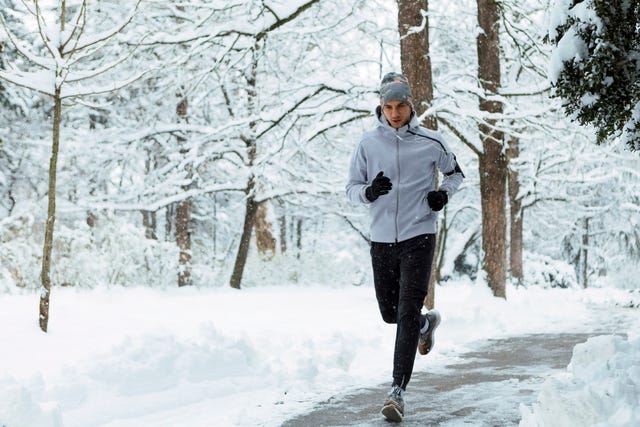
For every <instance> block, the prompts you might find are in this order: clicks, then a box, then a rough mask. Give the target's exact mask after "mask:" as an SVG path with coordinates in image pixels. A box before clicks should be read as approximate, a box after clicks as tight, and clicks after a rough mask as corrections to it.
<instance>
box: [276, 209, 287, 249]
mask: <svg viewBox="0 0 640 427" xmlns="http://www.w3.org/2000/svg"><path fill="white" fill-rule="evenodd" d="M278 224H279V225H280V253H282V254H284V253H285V252H287V217H286V216H284V214H283V215H282V216H281V217H280V218H279V219H278Z"/></svg>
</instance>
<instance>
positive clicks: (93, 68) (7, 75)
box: [0, 0, 142, 332]
mask: <svg viewBox="0 0 640 427" xmlns="http://www.w3.org/2000/svg"><path fill="white" fill-rule="evenodd" d="M138 4H139V1H138V3H136V4H135V6H134V7H133V8H132V10H131V12H130V13H129V14H128V15H127V16H126V17H125V18H124V19H123V20H122V21H121V23H120V24H119V25H117V26H115V28H112V29H111V30H108V31H105V32H102V33H100V34H94V35H89V34H87V33H86V32H85V30H86V23H87V1H86V0H83V1H82V3H81V4H79V5H74V9H75V16H73V17H72V18H71V19H69V18H68V16H67V13H68V12H69V11H70V10H68V8H67V4H66V1H65V0H62V2H61V3H60V7H59V9H58V10H57V12H58V13H57V16H56V18H55V20H56V22H51V21H50V19H49V18H48V16H50V15H48V14H47V13H43V10H42V8H41V5H40V2H38V1H37V0H36V1H34V2H33V4H32V5H28V4H27V3H24V5H25V7H26V8H27V10H28V12H29V13H30V14H31V16H32V17H33V18H34V19H35V22H36V24H37V28H38V38H39V42H41V43H42V44H43V45H44V46H45V53H44V55H45V56H40V55H39V52H38V51H37V50H36V49H33V51H30V50H27V48H25V47H24V45H23V43H20V41H19V40H18V39H17V37H16V36H15V35H14V32H12V31H11V29H10V28H9V27H8V25H7V24H6V22H5V20H4V18H2V25H3V27H4V29H5V31H6V33H7V35H8V37H9V40H10V41H11V43H12V44H13V46H14V47H15V48H16V50H17V51H18V52H19V53H20V54H21V55H22V56H23V57H24V58H25V59H27V61H28V62H29V63H30V65H31V66H33V67H35V68H37V69H38V70H37V71H23V70H18V69H17V64H16V69H14V70H12V71H11V72H9V71H4V70H0V78H1V79H4V80H6V81H8V82H10V83H13V84H16V85H18V86H22V87H25V88H27V89H31V90H33V91H37V92H40V93H43V94H45V95H48V96H50V97H51V98H52V99H53V131H52V144H51V157H50V161H49V186H48V189H49V191H48V205H47V217H46V223H45V237H44V246H43V255H42V270H41V274H40V280H41V293H40V304H39V325H40V329H42V331H43V332H47V329H48V323H49V308H50V307H49V305H50V295H51V274H50V273H51V254H52V249H53V231H54V224H55V220H56V178H57V165H58V153H59V147H60V130H61V123H62V106H63V105H62V104H63V100H64V99H72V98H78V97H83V96H88V95H95V94H99V93H107V92H112V91H115V90H117V89H119V88H121V87H123V86H125V85H127V84H129V83H130V82H132V81H135V80H137V79H138V78H139V77H140V75H141V74H142V73H140V74H138V75H136V76H133V77H132V78H130V79H127V80H126V81H121V82H110V83H108V84H106V85H104V86H102V85H101V86H95V87H88V86H86V85H84V83H85V82H86V81H88V80H92V79H96V78H97V77H100V76H102V75H104V74H105V73H107V72H108V71H110V70H111V69H113V68H114V67H116V66H117V65H119V64H120V63H121V62H123V61H124V60H125V59H126V58H127V57H128V55H126V56H124V57H122V58H117V59H116V60H114V61H112V62H107V63H100V62H95V63H93V62H90V61H88V59H90V58H91V57H92V55H95V54H96V53H98V52H100V48H101V47H103V46H105V45H106V44H107V43H109V42H110V41H111V40H112V39H113V38H114V37H115V36H116V35H118V34H119V33H121V32H122V31H123V30H124V28H125V27H126V26H127V25H128V24H129V22H131V20H132V18H133V16H134V14H135V12H136V10H137V7H138ZM69 9H71V8H69ZM0 16H1V15H0ZM67 24H69V28H70V31H67ZM83 62H84V63H86V62H89V63H90V65H89V66H88V67H86V68H83V67H81V66H80V64H81V63H83ZM43 74H45V75H48V76H49V77H50V78H49V79H48V80H47V81H43V79H42V78H41V76H42V75H43Z"/></svg>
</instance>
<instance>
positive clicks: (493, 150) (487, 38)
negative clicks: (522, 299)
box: [477, 0, 507, 298]
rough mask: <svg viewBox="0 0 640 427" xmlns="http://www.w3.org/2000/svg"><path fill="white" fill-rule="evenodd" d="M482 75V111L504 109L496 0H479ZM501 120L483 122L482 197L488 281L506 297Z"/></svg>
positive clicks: (484, 265)
mask: <svg viewBox="0 0 640 427" xmlns="http://www.w3.org/2000/svg"><path fill="white" fill-rule="evenodd" d="M477 3H478V22H479V24H480V29H481V30H482V31H480V32H479V34H478V39H477V48H478V78H479V80H480V83H481V85H482V88H483V89H484V94H485V95H484V96H483V97H482V98H481V99H480V111H483V112H486V113H488V115H490V114H497V113H501V112H502V103H501V102H500V101H497V100H495V99H491V97H492V96H495V94H497V93H498V88H499V87H500V48H499V40H498V25H499V18H500V16H499V12H498V6H497V3H496V2H495V0H477ZM496 124H497V120H495V119H492V118H485V119H484V121H483V123H481V124H480V125H479V131H480V138H481V140H482V146H483V153H482V155H481V156H480V159H479V171H480V197H481V201H482V202H481V204H482V249H483V251H484V260H483V268H484V270H485V272H486V274H487V284H488V285H489V287H490V288H491V289H492V290H493V294H494V295H495V296H496V297H501V298H506V279H507V274H506V242H507V238H506V237H507V236H506V234H507V233H506V224H507V221H506V187H507V185H506V183H507V161H506V156H505V154H504V150H503V134H502V132H501V131H500V130H498V129H497V128H496Z"/></svg>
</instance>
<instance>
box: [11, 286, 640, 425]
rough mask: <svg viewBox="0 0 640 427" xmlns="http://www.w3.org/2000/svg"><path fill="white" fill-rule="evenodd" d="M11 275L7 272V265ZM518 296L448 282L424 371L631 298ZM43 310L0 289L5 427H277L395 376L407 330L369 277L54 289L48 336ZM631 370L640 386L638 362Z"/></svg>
mask: <svg viewBox="0 0 640 427" xmlns="http://www.w3.org/2000/svg"><path fill="white" fill-rule="evenodd" d="M2 277H4V279H2ZM2 280H8V279H7V278H6V276H3V275H2V274H0V282H2ZM1 284H2V283H0V285H1ZM507 292H508V295H509V300H508V301H504V300H502V299H497V298H494V297H492V296H491V293H490V291H489V290H488V288H486V287H485V286H483V285H478V284H472V283H468V282H466V283H465V282H453V283H449V284H448V285H446V286H443V287H438V288H437V290H436V295H437V296H436V300H437V304H438V308H439V310H440V311H441V312H442V314H443V322H442V325H441V327H440V329H439V331H440V332H439V336H438V345H437V347H436V349H435V350H434V353H433V354H432V355H430V356H429V357H428V358H424V357H418V359H417V360H416V368H415V369H416V370H426V369H433V368H436V367H438V366H444V365H446V364H447V363H450V361H451V359H452V358H455V357H457V355H458V354H459V353H460V352H463V351H465V350H468V349H470V348H473V346H474V345H476V344H477V342H479V341H478V340H482V339H483V338H488V337H504V336H509V335H513V334H524V333H532V332H554V331H566V330H571V331H574V332H579V331H589V330H592V329H593V328H594V324H595V325H597V323H594V322H598V321H599V319H597V318H594V316H593V315H592V313H593V311H594V307H600V306H603V305H606V306H611V305H612V304H613V303H614V302H620V301H627V300H628V299H629V295H630V294H629V292H628V291H622V290H612V289H590V290H579V291H576V290H563V289H541V288H536V287H531V288H529V289H527V290H525V289H524V288H509V289H508V291H507ZM37 306H38V298H37V294H35V293H27V292H24V293H19V292H15V291H14V292H10V293H5V294H2V295H0V324H2V325H4V327H3V328H2V329H0V342H2V343H3V346H2V351H1V352H0V425H4V426H6V427H17V426H27V425H31V426H38V427H49V426H52V427H53V426H55V427H63V426H64V427H73V426H78V427H80V426H82V427H92V426H95V427H97V426H100V427H107V426H108V427H128V426H136V427H145V426H157V425H163V426H168V427H169V426H184V425H189V426H191V427H197V426H210V425H216V426H225V425H247V426H249V425H250V426H255V425H267V426H271V425H279V424H280V423H281V422H282V421H283V420H284V419H286V418H287V417H290V416H292V415H294V414H296V413H300V412H304V411H305V410H308V409H310V408H311V407H312V406H313V405H314V403H315V402H318V401H321V400H323V399H327V398H328V397H330V396H331V395H332V394H334V393H337V392H343V391H345V390H348V389H356V388H359V387H365V386H377V385H380V384H386V383H387V382H389V376H390V363H391V358H392V344H391V343H392V342H393V337H394V331H395V329H394V327H393V326H390V325H386V324H384V323H383V322H382V321H381V320H380V318H379V314H378V312H377V303H376V300H375V296H374V292H373V289H372V288H371V287H368V286H349V287H334V288H328V287H326V286H325V287H321V286H308V287H300V286H293V285H283V286H279V287H261V288H248V289H243V290H241V291H236V290H232V289H227V288H195V287H194V288H188V289H178V288H162V289H150V288H123V287H111V288H97V289H93V290H82V289H74V288H55V289H53V291H52V295H51V320H50V323H49V333H48V334H43V333H42V332H40V331H39V329H38V328H37ZM632 326H633V327H635V326H637V325H632ZM635 330H637V328H636V329H635ZM602 340H605V342H607V343H609V342H611V344H607V346H608V347H607V348H608V349H609V350H608V352H607V354H608V355H610V356H611V358H614V357H619V359H618V360H619V363H618V365H616V366H618V367H619V369H620V370H624V367H625V366H633V361H630V362H627V361H625V360H626V359H625V356H624V355H625V353H627V352H635V353H636V354H637V350H638V349H637V345H638V344H637V342H635V343H634V344H624V342H622V341H619V340H618V339H616V338H611V337H609V338H607V337H604V338H602ZM607 340H609V341H607ZM591 346H592V344H588V345H587V346H586V347H584V348H585V349H587V350H578V349H577V350H576V352H577V353H576V354H583V355H584V354H586V353H585V351H587V352H588V351H589V350H588V349H589V348H591ZM628 346H633V349H628V348H627V347H628ZM618 352H620V353H621V356H616V355H617V354H618ZM589 357H590V356H582V357H581V358H579V359H576V356H575V355H574V361H573V362H572V372H574V374H575V375H586V373H585V372H586V371H585V369H584V368H583V366H584V364H585V363H591V361H590V360H591V359H590V358H589ZM599 357H605V356H604V354H602V355H600V356H599ZM593 360H594V362H597V360H595V359H593ZM636 360H637V359H636ZM625 364H626V365H625ZM629 364H631V365H629ZM590 366H591V365H590ZM636 367H637V363H636ZM629 372H630V375H635V377H633V378H634V379H633V381H635V384H636V385H637V377H638V373H637V369H636V370H635V371H633V370H630V371H629ZM634 372H635V373H634ZM599 378H602V377H599ZM585 387H586V386H585ZM556 388H557V389H558V390H560V387H559V386H556ZM630 390H631V389H630ZM579 392H580V391H579V390H576V393H574V394H575V395H576V396H577V395H578V394H579ZM583 392H584V393H586V391H583ZM632 392H633V390H631V391H629V392H628V393H627V394H626V395H625V396H626V397H628V398H629V399H626V400H624V399H622V400H621V401H620V402H619V405H618V407H617V410H618V411H619V413H623V412H624V411H625V410H628V411H630V410H631V408H632V407H629V408H627V407H626V405H630V404H632V403H633V401H632V400H633V399H631V398H632V397H633V394H632ZM635 392H636V395H635V396H636V399H637V389H636V391H635ZM548 393H549V392H548ZM592 398H593V399H598V398H599V397H598V396H592ZM600 398H601V399H605V397H602V396H600ZM636 403H637V400H636ZM570 407H571V405H567V406H566V407H564V406H560V405H558V407H552V408H547V407H544V406H540V407H538V406H536V407H535V408H534V409H533V412H532V414H533V415H532V414H530V413H527V412H525V413H524V414H525V418H527V417H529V418H533V417H539V416H543V415H539V414H540V413H541V412H540V411H546V412H544V413H545V415H544V416H546V414H548V413H549V412H550V411H551V412H552V415H553V416H560V415H561V414H555V412H556V411H560V410H562V409H565V410H568V409H567V408H570ZM541 408H542V409H541ZM530 412H531V411H530ZM534 425H535V424H534ZM623 425H624V424H623Z"/></svg>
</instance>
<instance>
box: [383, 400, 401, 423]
mask: <svg viewBox="0 0 640 427" xmlns="http://www.w3.org/2000/svg"><path fill="white" fill-rule="evenodd" d="M380 412H381V413H382V415H383V416H384V417H385V418H386V419H388V420H389V421H394V422H396V423H399V422H401V421H402V414H401V413H400V411H398V408H396V407H395V405H393V404H391V403H390V404H388V405H384V406H383V407H382V411H380Z"/></svg>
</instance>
